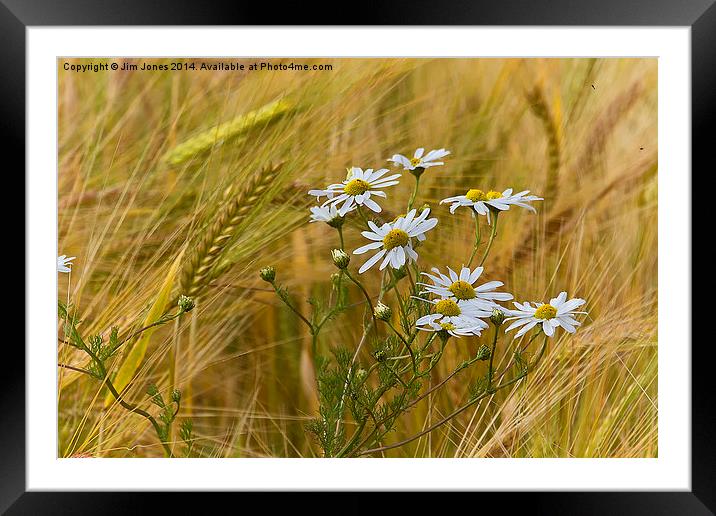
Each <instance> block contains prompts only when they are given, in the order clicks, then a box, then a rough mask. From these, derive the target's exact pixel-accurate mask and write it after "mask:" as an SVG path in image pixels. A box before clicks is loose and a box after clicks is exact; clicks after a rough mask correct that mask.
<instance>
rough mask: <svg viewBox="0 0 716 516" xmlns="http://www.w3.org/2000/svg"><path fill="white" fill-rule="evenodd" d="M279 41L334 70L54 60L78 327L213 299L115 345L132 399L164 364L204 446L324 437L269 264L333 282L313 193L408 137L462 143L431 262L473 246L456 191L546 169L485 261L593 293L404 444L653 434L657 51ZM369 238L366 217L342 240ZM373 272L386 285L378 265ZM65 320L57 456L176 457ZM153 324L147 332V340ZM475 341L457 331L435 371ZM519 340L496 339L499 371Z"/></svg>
mask: <svg viewBox="0 0 716 516" xmlns="http://www.w3.org/2000/svg"><path fill="white" fill-rule="evenodd" d="M85 61H86V60H82V59H74V60H70V61H69V62H71V63H82V62H85ZM91 61H94V62H100V61H101V60H97V59H95V60H91ZM115 61H116V62H120V63H121V62H122V60H115ZM125 61H126V62H129V63H133V62H141V61H146V62H148V63H154V64H167V63H170V62H173V61H176V60H161V59H152V60H125ZM194 61H195V62H197V63H199V62H201V61H200V60H194ZM233 61H235V62H236V60H233ZM254 61H257V60H251V59H246V60H243V61H242V62H244V63H247V64H248V63H252V62H254ZM283 61H284V62H294V63H310V64H313V63H330V64H331V65H332V66H333V69H332V70H324V71H301V72H296V71H291V70H286V71H243V72H241V71H232V72H229V71H199V70H182V71H171V70H166V71H153V72H149V71H147V72H142V71H115V72H112V71H108V72H100V73H76V72H72V71H67V70H64V69H63V67H62V66H59V65H58V74H59V108H58V109H59V114H58V138H59V141H58V153H59V156H58V159H59V170H58V190H59V191H58V252H59V254H65V255H68V256H76V259H75V260H74V264H73V266H72V272H71V274H59V275H58V299H59V300H60V301H63V302H69V303H70V304H71V305H72V306H73V307H75V308H76V310H77V316H78V318H79V319H80V323H79V325H78V329H79V330H80V331H81V332H82V334H83V335H90V334H92V335H94V334H100V335H104V336H105V338H108V337H107V336H108V335H109V333H110V329H111V327H113V326H118V327H119V329H120V334H128V333H131V332H132V330H133V329H138V328H140V327H141V326H142V325H143V324H144V323H145V322H146V321H147V320H149V319H148V314H149V313H150V312H151V310H152V309H155V308H156V306H157V299H158V297H160V296H162V295H163V298H164V299H163V300H164V303H165V304H166V305H169V303H172V306H173V305H175V303H176V301H175V300H176V299H177V297H178V296H179V295H180V294H189V295H191V296H193V297H194V298H195V300H196V308H195V309H194V310H193V311H192V312H191V313H188V314H186V316H184V317H182V318H181V319H176V320H175V321H173V322H171V323H168V324H166V325H163V326H161V327H158V328H157V329H156V331H155V332H153V333H151V334H145V337H143V338H140V339H134V340H130V341H129V342H128V343H127V345H126V346H125V347H123V348H122V351H121V352H120V353H118V354H117V355H116V356H115V357H114V358H113V359H112V361H111V369H110V374H112V373H116V372H117V371H118V370H119V369H120V367H121V366H122V364H123V363H125V362H127V360H130V359H131V360H134V361H135V362H136V368H134V369H132V370H131V371H130V374H129V377H128V382H127V384H128V387H127V390H126V392H125V394H124V396H125V398H126V399H127V400H129V401H131V402H132V403H136V404H137V405H138V406H140V407H142V408H143V409H144V410H147V411H150V412H152V411H156V408H157V407H155V406H154V405H152V403H151V402H150V400H149V398H148V397H147V395H146V393H145V391H146V389H147V385H148V384H150V383H154V384H156V385H157V386H158V388H159V390H160V392H162V393H164V395H165V397H166V396H167V395H168V394H167V393H168V392H169V389H170V387H171V386H172V385H174V386H176V387H178V388H179V389H180V390H181V392H182V403H181V409H180V412H179V414H177V418H178V419H177V421H181V420H185V419H191V421H192V422H193V432H194V433H193V438H192V443H193V445H192V456H196V457H242V458H246V457H316V456H320V455H321V451H320V447H319V446H317V444H316V442H315V441H314V440H313V439H312V437H311V436H310V435H309V434H308V433H307V431H306V427H305V425H306V423H307V422H308V421H309V420H310V419H311V418H313V417H314V416H315V415H316V412H317V409H318V402H317V393H316V387H315V378H314V373H315V371H314V367H313V365H312V364H313V363H312V357H311V339H310V336H309V335H308V331H307V329H306V327H305V326H304V325H301V324H300V321H298V320H297V319H296V318H295V317H293V316H292V314H291V313H290V312H289V311H288V310H287V309H286V307H285V306H284V305H282V304H280V302H279V300H278V299H277V298H276V296H275V295H274V294H273V292H272V291H271V289H270V288H269V287H268V285H267V283H264V282H262V281H261V280H260V278H259V276H258V270H259V269H260V268H261V267H263V266H266V265H273V266H274V267H275V268H276V270H277V278H278V279H279V280H280V282H281V283H282V284H283V285H284V286H286V287H287V288H288V290H289V292H290V295H291V299H292V300H293V301H294V302H295V304H296V305H297V307H298V308H299V309H301V310H303V311H304V312H307V311H308V309H309V304H308V301H307V300H308V299H309V298H312V297H320V296H324V295H327V294H328V291H329V282H328V281H327V278H328V277H329V276H330V274H331V273H333V272H334V271H335V267H334V266H333V264H332V262H331V259H330V250H331V249H332V248H334V247H335V246H336V244H337V242H336V237H335V232H332V231H331V228H328V227H327V226H325V225H322V224H321V225H319V224H309V223H308V219H309V212H308V209H309V207H311V206H313V205H314V204H315V199H313V198H312V197H309V196H308V195H307V191H308V190H309V189H310V188H323V187H324V186H325V185H327V184H329V183H333V182H336V181H340V180H342V179H343V178H344V177H345V169H346V167H350V166H352V165H355V166H360V167H364V168H367V167H372V168H380V167H383V166H387V165H388V163H387V162H386V159H387V158H389V157H390V156H392V155H393V154H395V153H401V154H407V153H408V152H412V151H413V150H414V149H415V148H417V147H426V148H428V149H433V148H435V149H437V148H441V147H445V148H447V149H449V150H450V151H451V154H450V156H449V157H448V158H446V160H445V161H446V164H445V166H443V167H437V168H435V169H429V170H428V172H426V173H425V174H424V176H423V178H422V179H421V191H420V196H421V204H422V202H423V201H425V202H427V203H429V204H430V205H431V207H432V213H433V215H434V216H436V217H438V219H439V220H440V224H439V226H438V227H439V231H437V230H436V231H434V232H433V233H431V235H430V237H431V239H430V241H429V243H428V244H426V245H425V246H424V247H423V248H421V256H420V261H419V264H420V265H421V266H422V267H426V268H427V267H428V264H431V265H432V264H435V263H443V262H445V260H446V259H447V258H450V260H452V261H448V262H447V263H454V264H455V265H456V266H459V265H460V261H461V260H463V257H464V255H465V249H466V248H469V246H470V245H471V241H472V238H473V232H474V227H473V225H472V223H471V222H470V219H469V218H468V217H467V216H457V215H456V216H451V215H450V213H449V210H448V208H447V207H446V206H445V205H442V206H441V205H439V201H440V200H441V199H443V198H445V197H449V196H451V195H456V194H459V193H464V192H465V191H466V190H467V189H469V188H482V189H484V190H485V191H487V190H488V189H498V190H503V189H504V188H508V187H514V188H516V189H517V190H524V189H529V190H531V191H532V192H533V193H536V194H538V195H540V196H541V197H544V199H545V200H544V201H543V202H541V203H539V205H538V206H537V209H538V211H537V214H536V215H535V214H532V213H529V212H527V211H525V210H511V211H510V212H509V216H504V217H503V218H504V219H505V220H504V221H503V220H501V222H500V224H501V226H500V235H499V239H498V240H496V243H495V247H494V249H493V250H492V254H491V257H490V262H489V265H488V266H486V270H485V277H486V278H487V279H500V280H501V281H504V283H505V285H506V288H507V290H508V291H509V292H512V293H514V294H515V297H516V298H517V299H524V300H533V299H542V298H545V297H546V298H549V297H551V296H553V295H556V293H558V292H559V291H560V290H566V291H568V292H569V294H570V295H575V296H579V297H581V298H584V299H586V300H587V305H586V308H587V310H588V312H589V315H588V316H587V317H586V319H584V320H583V326H582V327H580V329H579V331H578V332H577V333H576V334H575V335H573V336H570V335H569V334H567V333H565V332H562V333H558V334H557V338H555V339H552V340H550V342H549V346H548V348H547V352H546V354H545V357H544V359H543V361H542V362H541V363H540V365H539V368H538V369H537V371H535V373H534V374H533V375H530V376H529V377H528V378H526V379H525V381H524V382H522V383H520V384H517V386H515V387H514V388H512V389H507V390H504V391H500V392H498V393H496V394H495V395H494V396H492V397H490V398H487V399H486V400H485V401H484V402H482V403H480V404H478V405H476V406H474V407H472V408H471V409H469V410H467V411H465V412H464V413H462V414H460V415H459V416H458V417H456V418H454V419H453V420H451V421H450V422H449V423H447V424H445V425H443V426H441V427H440V428H438V429H436V430H434V431H432V432H430V433H428V434H426V435H425V436H423V437H421V438H419V439H417V440H415V441H413V442H411V443H409V444H406V445H405V446H401V447H399V448H395V449H391V450H389V451H386V452H385V453H384V456H387V457H655V456H657V453H658V449H657V442H658V439H657V436H658V431H657V430H658V429H657V419H658V414H657V168H658V163H657V61H656V59H537V58H530V59H462V58H461V59H327V58H324V59H315V60H299V59H284V60H283ZM206 62H210V61H206ZM272 62H274V63H278V62H280V61H279V60H273V61H272ZM408 179H410V180H412V178H410V177H408V176H407V174H406V178H404V182H405V183H406V184H405V185H403V184H401V185H399V186H396V187H393V188H392V189H391V190H390V191H389V201H390V202H387V203H386V204H385V208H386V211H387V212H389V213H393V214H397V213H396V209H394V208H391V207H390V206H391V204H392V203H399V204H400V205H401V206H402V205H404V204H405V202H406V201H407V198H408V196H409V195H410V193H411V189H410V186H409V185H410V183H409V182H408ZM252 182H253V183H258V184H254V187H253V188H250V187H249V185H250V184H252ZM249 191H251V192H250V193H249V194H247V192H249ZM396 206H397V204H396ZM363 243H364V242H363V241H362V240H361V237H360V235H359V234H358V232H356V231H347V232H346V247H347V248H350V249H354V248H356V247H358V246H359V245H362V244H363ZM446 257H447V258H446ZM452 257H454V259H452ZM363 277H364V279H365V283H366V286H367V287H368V288H369V290H370V289H373V290H376V289H377V288H378V282H379V276H378V275H377V274H370V273H366V274H364V275H363ZM350 302H351V303H352V307H351V308H350V309H349V312H348V315H349V317H348V318H345V317H344V318H339V319H336V320H335V321H332V322H330V323H329V327H328V328H327V331H326V332H324V333H322V334H321V338H320V339H319V342H318V346H319V348H320V349H321V350H323V351H326V350H328V349H329V348H330V347H332V346H336V345H345V346H348V347H351V346H355V343H356V342H357V341H358V339H359V338H360V333H361V328H360V324H351V318H352V319H353V320H354V321H355V320H359V319H360V318H361V314H362V313H363V309H364V307H363V304H362V302H363V297H362V295H361V292H360V291H358V290H357V289H355V288H351V289H350ZM153 305H154V306H153ZM163 306H164V305H162V307H160V308H163ZM60 326H61V325H60ZM58 335H59V337H58V348H57V352H58V363H59V364H63V367H58V379H57V385H58V411H59V418H58V432H59V448H58V456H60V457H70V456H92V457H161V456H163V450H162V446H161V445H160V443H159V442H158V440H157V436H156V435H155V434H154V432H153V430H152V428H151V425H150V424H149V423H148V421H147V420H146V419H144V418H142V417H140V416H139V415H138V414H134V413H130V412H128V411H127V410H125V408H123V407H122V406H120V405H119V404H118V403H117V402H116V400H114V398H112V397H111V396H109V395H108V393H107V390H106V388H105V387H103V386H102V384H101V382H98V381H97V380H96V379H93V378H90V377H88V376H87V375H83V374H81V373H78V372H77V371H74V370H72V369H71V368H67V367H64V365H70V366H72V367H76V368H84V367H86V365H87V357H86V355H84V354H83V353H81V352H80V351H79V350H77V349H75V348H73V347H71V346H69V345H67V342H66V339H64V338H63V335H62V332H61V331H60V332H59V333H58ZM139 340H142V343H141V344H139V345H141V346H144V345H146V351H145V352H144V353H137V352H136V351H135V353H134V355H132V356H131V357H130V355H131V353H130V351H131V350H132V349H135V350H136V349H137V346H138V342H139ZM479 342H480V341H479V339H475V338H461V339H451V340H450V341H449V346H448V347H447V349H446V352H445V356H444V359H443V361H442V362H441V363H440V364H439V367H438V368H437V369H436V370H435V371H434V374H433V376H432V377H431V379H430V381H431V382H435V383H439V382H440V381H441V380H442V379H443V378H445V377H446V376H447V375H448V374H449V373H450V372H451V371H452V370H453V369H455V367H456V365H457V364H459V363H460V362H461V361H462V360H465V359H466V358H467V357H468V356H469V355H471V354H472V355H474V354H475V352H476V350H477V347H478V346H479ZM510 345H511V344H510V340H509V339H507V340H505V341H503V343H502V344H500V346H499V347H498V350H497V355H496V356H495V361H496V364H497V367H498V368H499V367H501V366H502V367H503V366H505V365H506V364H507V363H508V362H509V360H510V356H511V355H510V353H511V352H510ZM360 358H361V359H365V360H369V359H370V356H369V355H368V354H367V352H366V353H365V356H361V357H360ZM124 367H125V370H126V367H127V366H124ZM482 373H484V364H482V363H480V364H477V366H475V367H474V368H471V369H469V370H467V371H465V372H463V373H461V375H459V376H456V377H455V378H453V379H451V380H450V381H449V382H448V383H447V384H446V387H445V388H444V389H442V390H440V391H438V392H437V393H436V394H435V395H433V396H429V397H427V398H426V399H425V400H423V401H422V402H420V403H418V404H416V405H415V407H413V408H412V409H411V410H410V411H409V412H408V413H407V414H406V415H405V416H404V417H403V418H401V419H400V420H399V422H398V423H397V425H396V428H395V430H394V431H393V432H391V433H390V434H388V436H387V438H386V440H387V442H397V441H400V440H401V439H403V438H405V437H408V436H410V435H413V434H415V433H417V432H420V431H421V430H423V429H424V428H426V427H429V426H430V425H431V424H432V422H434V421H437V420H439V419H440V418H441V417H443V416H445V415H446V414H449V413H450V412H451V411H453V410H454V409H455V408H456V407H459V406H460V405H461V404H462V403H463V401H464V400H465V399H466V396H467V390H468V384H469V382H470V380H471V379H472V378H474V377H475V375H479V374H482ZM353 424H354V423H353V422H352V421H351V420H350V419H347V420H346V421H345V425H346V427H347V428H351V425H353ZM177 432H178V430H177V429H174V430H173V431H172V435H171V436H170V437H171V439H170V441H171V446H172V447H176V449H177V450H178V449H179V448H180V447H181V446H183V443H182V442H181V440H180V439H179V438H178V437H177Z"/></svg>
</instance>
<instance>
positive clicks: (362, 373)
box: [356, 369, 368, 383]
mask: <svg viewBox="0 0 716 516" xmlns="http://www.w3.org/2000/svg"><path fill="white" fill-rule="evenodd" d="M367 376H368V371H366V370H365V369H358V371H356V381H357V382H359V383H361V382H363V380H365V379H366V377H367Z"/></svg>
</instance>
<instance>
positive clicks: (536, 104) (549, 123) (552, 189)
mask: <svg viewBox="0 0 716 516" xmlns="http://www.w3.org/2000/svg"><path fill="white" fill-rule="evenodd" d="M527 100H528V102H529V103H530V108H531V109H532V112H533V113H534V115H535V116H536V117H537V118H539V120H540V122H542V127H543V128H544V131H545V133H546V135H547V160H548V164H549V166H548V168H547V181H546V184H545V188H544V193H545V194H547V193H548V194H549V198H550V203H554V202H555V201H556V200H557V195H558V194H559V167H560V163H561V154H562V152H561V147H560V141H559V128H558V127H557V124H556V123H555V120H554V117H553V116H552V115H551V114H550V109H549V106H548V105H547V101H546V100H545V98H544V92H543V91H542V88H541V87H539V86H535V87H534V89H533V90H532V91H531V92H529V93H527Z"/></svg>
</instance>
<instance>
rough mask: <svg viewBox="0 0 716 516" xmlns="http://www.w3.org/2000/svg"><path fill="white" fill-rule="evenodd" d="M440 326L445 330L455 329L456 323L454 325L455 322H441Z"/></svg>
mask: <svg viewBox="0 0 716 516" xmlns="http://www.w3.org/2000/svg"><path fill="white" fill-rule="evenodd" d="M440 327H441V328H442V329H443V330H454V329H455V325H454V324H450V323H449V322H448V323H440Z"/></svg>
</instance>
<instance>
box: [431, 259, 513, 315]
mask: <svg viewBox="0 0 716 516" xmlns="http://www.w3.org/2000/svg"><path fill="white" fill-rule="evenodd" d="M431 270H432V272H433V273H434V274H429V273H427V272H423V274H424V275H425V276H427V277H428V278H430V279H431V280H432V282H433V283H432V285H431V284H429V283H418V285H423V286H425V287H426V289H425V291H423V292H421V293H422V294H426V293H430V294H434V295H436V296H439V297H441V298H443V299H453V300H455V301H466V302H468V303H473V304H475V305H477V306H479V307H482V308H484V309H485V310H492V309H494V308H496V307H499V306H500V305H498V304H497V301H509V300H510V299H512V294H508V293H507V292H495V289H496V288H499V287H501V286H502V285H504V283H502V282H501V281H488V282H487V283H483V284H482V285H476V283H477V280H478V278H479V277H480V275H481V274H482V271H483V270H484V269H483V268H482V267H476V268H475V269H474V270H470V268H469V267H463V268H462V269H460V274H458V273H456V272H455V271H454V270H452V269H451V268H450V267H448V268H447V270H448V273H447V274H443V273H441V272H440V270H439V269H438V268H436V267H433V268H432V269H431Z"/></svg>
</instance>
